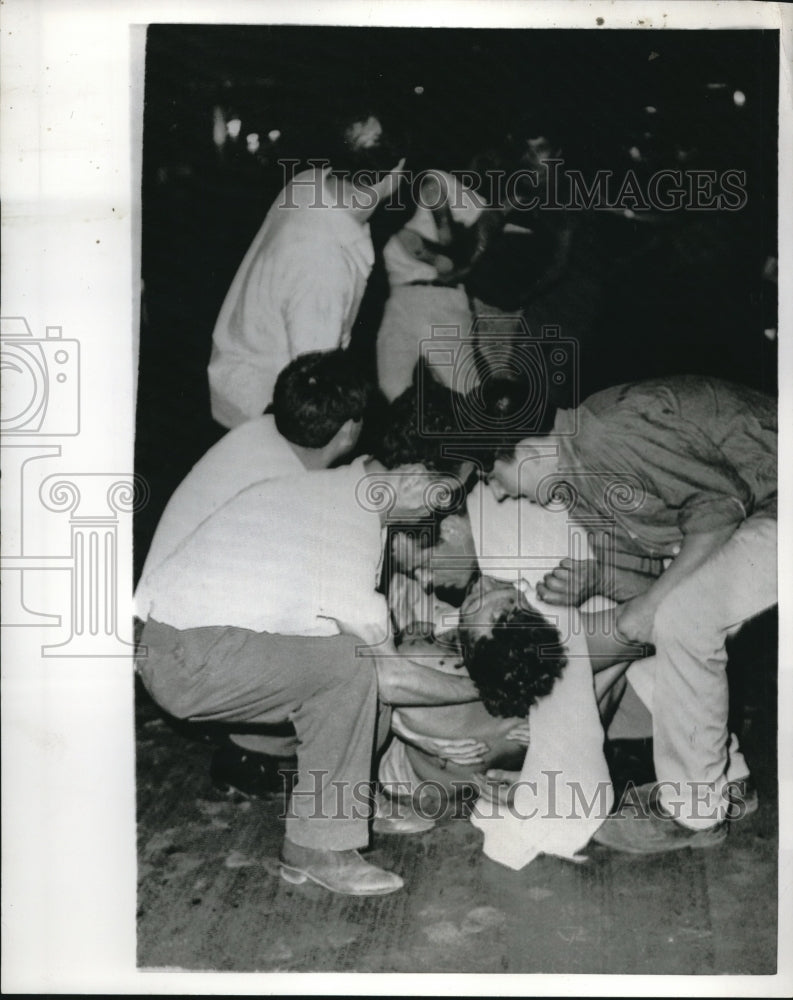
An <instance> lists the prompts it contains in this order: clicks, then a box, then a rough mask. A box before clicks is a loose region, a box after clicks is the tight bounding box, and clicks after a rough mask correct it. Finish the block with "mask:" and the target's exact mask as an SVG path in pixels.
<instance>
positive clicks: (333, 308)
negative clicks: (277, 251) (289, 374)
mask: <svg viewBox="0 0 793 1000" xmlns="http://www.w3.org/2000/svg"><path fill="white" fill-rule="evenodd" d="M284 263H285V265H286V267H285V273H284V280H285V281H287V282H288V286H289V291H288V294H287V295H285V296H284V298H283V305H282V314H283V319H284V324H285V327H286V333H287V340H288V351H289V354H290V357H292V358H296V357H298V356H299V355H301V354H306V353H308V352H309V351H329V350H333V349H334V348H337V347H347V345H348V344H349V340H350V328H351V325H352V321H353V320H354V319H355V317H354V316H351V312H352V308H353V293H354V287H355V281H354V277H353V276H352V275H351V274H350V269H349V264H348V263H347V261H346V260H345V259H344V257H343V256H342V255H341V254H340V253H339V252H338V250H337V249H335V248H334V247H332V246H330V245H328V243H327V242H325V241H314V242H311V243H308V242H302V243H299V244H296V245H294V246H293V247H291V248H290V252H289V254H288V255H287V259H286V260H285V261H284Z"/></svg>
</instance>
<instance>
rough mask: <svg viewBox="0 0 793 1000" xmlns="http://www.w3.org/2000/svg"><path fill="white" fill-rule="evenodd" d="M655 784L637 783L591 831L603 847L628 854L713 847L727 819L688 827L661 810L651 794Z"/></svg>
mask: <svg viewBox="0 0 793 1000" xmlns="http://www.w3.org/2000/svg"><path fill="white" fill-rule="evenodd" d="M656 787H657V786H656V785H654V784H649V785H640V786H639V787H638V788H635V789H634V793H633V795H632V796H631V798H630V799H629V800H628V801H627V802H624V803H622V805H621V806H620V808H619V809H618V810H617V811H616V812H615V813H612V815H611V816H609V817H608V818H607V819H606V820H605V821H604V823H603V825H602V826H601V827H600V828H599V829H598V830H597V832H596V833H595V834H594V835H593V837H592V839H593V840H594V841H595V843H597V844H602V845H603V846H604V847H611V848H612V849H613V850H615V851H626V852H627V853H629V854H660V853H662V852H665V851H679V850H682V849H683V848H684V847H696V848H700V847H716V846H718V845H719V844H721V843H723V842H724V840H725V839H726V837H727V828H728V823H727V821H726V820H722V821H721V822H719V823H716V824H715V825H714V826H709V827H706V828H705V829H701V830H700V829H697V830H694V829H691V828H690V827H687V826H683V824H682V823H678V822H677V820H675V819H674V818H673V817H672V816H670V815H669V814H668V813H666V812H664V811H663V809H662V808H661V805H660V803H659V802H658V801H657V799H656V797H655V796H654V794H653V790H654V789H655V788H656Z"/></svg>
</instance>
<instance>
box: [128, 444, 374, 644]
mask: <svg viewBox="0 0 793 1000" xmlns="http://www.w3.org/2000/svg"><path fill="white" fill-rule="evenodd" d="M363 475H365V470H364V466H363V459H359V460H357V461H356V462H354V463H352V465H349V466H343V467H341V468H338V469H329V470H322V471H319V472H304V473H302V474H301V475H298V476H288V477H283V478H279V479H272V480H267V481H265V482H260V483H256V484H254V485H253V486H250V487H248V488H247V489H245V490H243V491H242V492H241V493H238V494H237V496H236V497H234V498H233V499H232V500H230V501H228V502H227V503H226V504H224V505H223V506H222V507H221V508H220V509H219V510H217V511H216V512H215V513H214V514H212V515H211V516H210V517H209V518H207V519H206V520H205V521H203V522H202V523H201V525H199V527H198V528H197V529H196V530H195V531H194V532H193V533H192V534H191V535H190V536H189V537H188V538H187V539H186V540H185V541H184V542H183V543H182V544H181V546H180V547H179V548H178V549H177V550H176V551H175V552H174V553H173V554H172V555H171V556H169V557H168V558H167V559H166V560H165V562H163V563H162V564H161V565H160V566H159V567H157V568H155V569H154V570H153V572H152V573H151V575H150V577H149V579H148V581H147V589H146V606H145V607H142V608H141V612H142V616H143V617H147V616H148V617H152V618H155V619H156V620H157V621H160V622H163V623H165V624H168V625H172V626H173V627H174V628H179V629H188V628H200V627H201V626H208V625H233V626H237V627H238V628H246V629H251V630H253V631H255V632H275V633H279V634H281V635H305V636H330V635H338V634H339V632H340V631H341V630H340V629H339V627H338V625H337V624H336V623H337V621H338V622H341V623H343V624H344V625H346V626H347V628H346V629H345V631H352V632H354V633H355V634H357V635H360V636H361V638H363V639H364V640H366V641H371V640H370V636H372V635H376V637H377V639H384V638H385V637H386V635H387V627H388V609H387V606H386V602H385V598H384V597H383V596H382V595H381V594H378V593H376V592H375V587H376V586H377V582H378V577H379V571H380V562H381V556H382V532H381V527H380V519H379V517H378V516H377V514H375V513H372V512H371V511H368V510H366V509H364V508H363V507H362V506H361V504H360V503H359V502H358V497H357V492H356V491H357V487H358V485H359V483H360V480H361V477H362V476H363Z"/></svg>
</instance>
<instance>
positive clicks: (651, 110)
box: [644, 104, 658, 115]
mask: <svg viewBox="0 0 793 1000" xmlns="http://www.w3.org/2000/svg"><path fill="white" fill-rule="evenodd" d="M644 110H645V113H646V114H648V115H654V114H655V112H656V111H657V110H658V109H657V108H654V107H653V106H652V104H648V105H647V107H646V108H645V109H644Z"/></svg>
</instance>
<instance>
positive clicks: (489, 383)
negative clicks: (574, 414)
mask: <svg viewBox="0 0 793 1000" xmlns="http://www.w3.org/2000/svg"><path fill="white" fill-rule="evenodd" d="M532 391H535V392H536V389H534V390H533V389H532V384H531V382H530V381H529V380H528V379H526V378H513V377H492V378H490V379H487V380H485V381H484V382H483V383H482V389H481V394H482V401H483V406H484V410H485V413H487V415H488V417H489V418H490V419H491V420H492V421H494V422H495V421H498V422H500V423H501V424H502V426H503V428H504V432H503V435H502V437H501V439H500V440H499V429H498V424H496V425H495V427H494V431H493V434H494V439H495V440H494V441H493V444H492V447H491V448H488V449H483V451H482V465H483V468H484V471H485V472H490V470H491V469H492V468H493V463H494V462H495V460H496V459H497V458H512V456H513V455H514V454H515V446H516V445H517V444H518V442H519V441H522V440H524V439H525V438H530V437H544V436H546V435H547V434H551V433H552V432H553V429H554V425H555V423H556V413H557V406H556V405H555V404H554V403H553V401H552V400H548V401H547V402H546V405H545V408H544V410H543V411H542V413H541V414H540V418H539V420H538V419H537V414H536V410H532V411H530V412H529V413H528V415H527V416H526V418H525V419H524V420H522V419H521V411H522V410H524V409H525V408H526V403H527V400H528V398H529V395H530V394H531V392H532Z"/></svg>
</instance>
